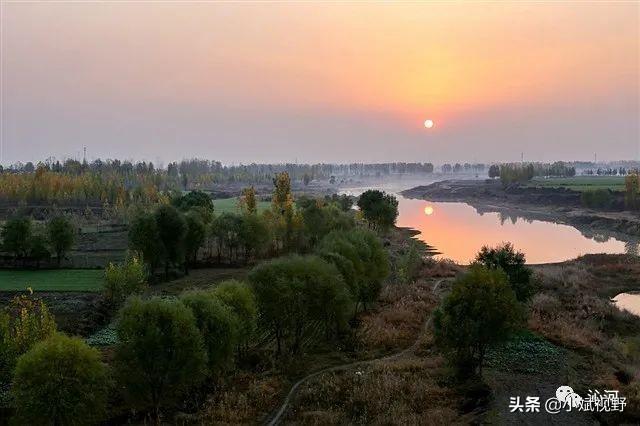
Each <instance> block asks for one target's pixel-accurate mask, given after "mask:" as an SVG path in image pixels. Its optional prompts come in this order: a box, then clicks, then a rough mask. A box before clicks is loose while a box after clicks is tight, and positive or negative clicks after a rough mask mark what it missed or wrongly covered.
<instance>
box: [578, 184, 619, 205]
mask: <svg viewBox="0 0 640 426" xmlns="http://www.w3.org/2000/svg"><path fill="white" fill-rule="evenodd" d="M580 200H581V201H582V205H584V206H585V207H592V208H593V207H595V208H602V209H603V208H607V207H609V206H611V202H612V201H613V196H612V194H611V191H609V190H608V189H602V188H600V189H588V190H586V191H583V192H582V194H581V195H580Z"/></svg>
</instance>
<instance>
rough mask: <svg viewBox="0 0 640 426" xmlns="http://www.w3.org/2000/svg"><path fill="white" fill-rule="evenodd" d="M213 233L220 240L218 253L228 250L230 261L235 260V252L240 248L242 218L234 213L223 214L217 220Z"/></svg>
mask: <svg viewBox="0 0 640 426" xmlns="http://www.w3.org/2000/svg"><path fill="white" fill-rule="evenodd" d="M212 232H213V233H214V235H215V237H216V239H217V240H218V252H220V251H222V250H223V249H226V250H227V253H228V257H229V261H230V262H231V261H233V259H234V250H235V254H236V256H235V257H237V250H238V247H239V246H240V233H241V232H242V217H241V216H240V215H237V214H233V213H222V214H221V215H220V216H218V217H217V218H216V219H215V222H214V225H213V228H212Z"/></svg>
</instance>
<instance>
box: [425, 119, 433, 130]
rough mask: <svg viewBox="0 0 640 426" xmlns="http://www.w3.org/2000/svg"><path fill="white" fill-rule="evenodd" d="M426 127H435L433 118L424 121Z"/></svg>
mask: <svg viewBox="0 0 640 426" xmlns="http://www.w3.org/2000/svg"><path fill="white" fill-rule="evenodd" d="M424 127H426V128H427V129H430V128H432V127H433V120H426V121H425V122H424Z"/></svg>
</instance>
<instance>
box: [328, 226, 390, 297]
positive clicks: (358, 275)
mask: <svg viewBox="0 0 640 426" xmlns="http://www.w3.org/2000/svg"><path fill="white" fill-rule="evenodd" d="M317 253H318V254H319V255H320V256H321V257H322V258H324V259H325V260H327V261H329V262H331V263H333V264H334V265H335V266H336V267H337V268H338V270H339V271H340V273H341V274H342V276H343V278H344V280H345V282H346V283H347V286H348V287H349V291H350V293H351V296H352V299H353V300H354V301H356V303H357V305H359V304H362V305H363V306H364V307H365V308H366V307H367V304H369V303H371V302H373V301H375V300H376V299H377V298H378V295H379V294H380V290H381V288H382V283H383V282H384V280H385V278H387V276H388V275H389V260H388V256H387V252H386V250H385V249H384V247H383V246H382V243H381V242H380V239H379V238H378V237H377V236H376V235H375V234H374V233H372V232H369V231H366V230H361V229H354V230H351V231H349V232H338V231H334V232H331V233H329V234H328V235H327V236H326V237H325V238H324V239H323V240H322V241H321V242H320V244H319V245H318V249H317Z"/></svg>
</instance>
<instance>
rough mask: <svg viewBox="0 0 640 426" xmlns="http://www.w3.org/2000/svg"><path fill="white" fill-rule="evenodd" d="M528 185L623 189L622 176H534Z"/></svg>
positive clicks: (576, 189)
mask: <svg viewBox="0 0 640 426" xmlns="http://www.w3.org/2000/svg"><path fill="white" fill-rule="evenodd" d="M529 186H537V187H543V188H566V189H571V190H573V191H586V190H589V189H610V190H612V191H624V189H625V188H624V176H575V177H570V178H540V177H537V178H534V179H533V180H532V181H531V182H530V183H529Z"/></svg>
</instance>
